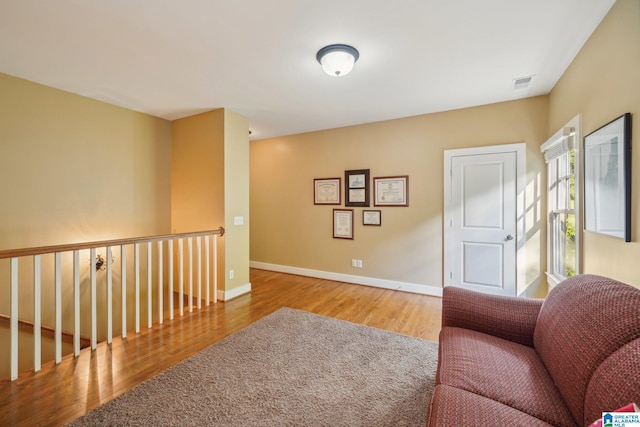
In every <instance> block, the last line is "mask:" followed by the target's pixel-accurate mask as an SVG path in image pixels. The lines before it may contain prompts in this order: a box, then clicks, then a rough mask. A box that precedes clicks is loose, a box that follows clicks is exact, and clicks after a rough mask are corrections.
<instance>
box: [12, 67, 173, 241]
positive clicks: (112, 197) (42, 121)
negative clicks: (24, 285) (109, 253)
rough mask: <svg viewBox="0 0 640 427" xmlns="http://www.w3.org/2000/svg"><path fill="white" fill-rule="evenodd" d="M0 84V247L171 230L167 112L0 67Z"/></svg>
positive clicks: (169, 127)
mask: <svg viewBox="0 0 640 427" xmlns="http://www.w3.org/2000/svg"><path fill="white" fill-rule="evenodd" d="M0 94H2V95H1V96H0V173H1V174H2V179H0V197H1V198H2V201H1V202H0V249H11V248H20V247H29V246H40V245H53V244H62V243H73V242H82V241H92V240H102V239H111V238H120V237H131V236H141V235H149V234H156V233H167V232H169V231H170V215H171V209H170V204H171V191H170V165H171V123H170V122H168V121H166V120H162V119H158V118H155V117H152V116H149V115H146V114H141V113H137V112H134V111H131V110H127V109H124V108H120V107H115V106H113V105H109V104H106V103H103V102H98V101H94V100H91V99H88V98H84V97H81V96H78V95H73V94H70V93H67V92H63V91H61V90H57V89H52V88H49V87H46V86H42V85H38V84H35V83H32V82H28V81H26V80H22V79H17V78H14V77H10V76H7V75H5V74H0Z"/></svg>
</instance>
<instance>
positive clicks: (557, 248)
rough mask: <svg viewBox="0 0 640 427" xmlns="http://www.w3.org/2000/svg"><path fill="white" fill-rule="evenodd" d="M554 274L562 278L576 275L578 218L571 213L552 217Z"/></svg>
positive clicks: (557, 214) (556, 214)
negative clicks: (576, 227)
mask: <svg viewBox="0 0 640 427" xmlns="http://www.w3.org/2000/svg"><path fill="white" fill-rule="evenodd" d="M551 221H552V224H551V227H552V230H553V233H552V236H551V238H552V240H553V242H552V246H551V247H552V251H553V269H554V271H553V273H555V274H557V275H559V276H562V277H571V276H574V275H575V274H576V271H575V265H576V229H575V224H576V218H575V215H574V214H571V213H555V214H553V215H552V216H551Z"/></svg>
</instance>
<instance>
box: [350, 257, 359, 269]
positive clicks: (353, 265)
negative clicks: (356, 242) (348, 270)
mask: <svg viewBox="0 0 640 427" xmlns="http://www.w3.org/2000/svg"><path fill="white" fill-rule="evenodd" d="M351 267H353V268H356V267H358V260H357V259H352V260H351Z"/></svg>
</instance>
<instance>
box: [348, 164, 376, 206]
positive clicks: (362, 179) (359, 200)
mask: <svg viewBox="0 0 640 427" xmlns="http://www.w3.org/2000/svg"><path fill="white" fill-rule="evenodd" d="M369 194H370V191H369V169H358V170H350V171H344V198H345V200H344V205H345V206H360V207H365V208H368V207H369V206H370V203H371V202H370V201H369Z"/></svg>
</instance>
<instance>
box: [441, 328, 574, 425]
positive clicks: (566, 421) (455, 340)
mask: <svg viewBox="0 0 640 427" xmlns="http://www.w3.org/2000/svg"><path fill="white" fill-rule="evenodd" d="M439 351H440V355H439V370H438V377H437V383H438V384H443V385H448V386H452V387H456V388H460V389H463V390H466V391H468V392H471V393H475V394H478V395H481V396H484V397H486V398H489V399H492V400H495V401H497V402H500V403H502V404H504V405H507V406H510V407H512V408H514V409H517V410H519V411H522V412H524V413H527V414H529V415H531V416H533V417H535V418H539V419H541V420H543V421H545V422H547V423H550V424H553V425H556V426H575V425H576V423H575V421H574V420H573V418H572V417H571V414H570V413H569V411H568V409H567V407H566V406H565V405H564V404H563V401H562V397H561V396H560V393H559V392H558V390H557V389H556V387H555V386H554V384H553V381H552V380H551V377H549V374H548V373H547V370H546V369H545V367H544V365H543V364H542V362H541V361H540V359H539V358H538V355H537V354H536V352H535V350H534V349H533V348H531V347H528V346H525V345H522V344H517V343H514V342H511V341H507V340H504V339H502V338H498V337H495V336H493V335H488V334H484V333H482V332H477V331H472V330H469V329H462V328H455V327H444V328H442V330H441V332H440V348H439ZM512 425H513V424H512Z"/></svg>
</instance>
